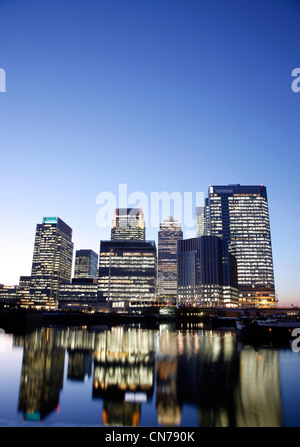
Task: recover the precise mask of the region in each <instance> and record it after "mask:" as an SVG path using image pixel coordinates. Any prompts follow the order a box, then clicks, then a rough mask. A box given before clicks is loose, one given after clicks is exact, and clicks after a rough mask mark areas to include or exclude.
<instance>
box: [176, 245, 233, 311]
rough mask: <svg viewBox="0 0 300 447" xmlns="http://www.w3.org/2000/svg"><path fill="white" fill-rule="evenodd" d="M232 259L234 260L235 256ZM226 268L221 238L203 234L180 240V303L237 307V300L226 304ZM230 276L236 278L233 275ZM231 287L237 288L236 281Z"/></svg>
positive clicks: (178, 302)
mask: <svg viewBox="0 0 300 447" xmlns="http://www.w3.org/2000/svg"><path fill="white" fill-rule="evenodd" d="M231 262H234V259H233V258H232V259H231ZM223 271H224V267H223V249H222V239H221V238H219V237H217V236H201V237H199V238H192V239H185V240H182V241H179V242H178V301H177V304H184V305H200V306H205V307H216V306H223V305H224V306H237V304H238V303H237V300H232V301H231V302H227V301H226V302H225V303H224V300H223V298H224V286H225V283H224V275H223ZM232 273H233V271H232ZM230 279H231V280H233V279H234V278H233V277H232V276H231V277H230ZM229 286H230V288H232V289H234V282H233V283H230V284H229ZM226 296H227V295H226ZM235 296H237V293H236V294H235Z"/></svg>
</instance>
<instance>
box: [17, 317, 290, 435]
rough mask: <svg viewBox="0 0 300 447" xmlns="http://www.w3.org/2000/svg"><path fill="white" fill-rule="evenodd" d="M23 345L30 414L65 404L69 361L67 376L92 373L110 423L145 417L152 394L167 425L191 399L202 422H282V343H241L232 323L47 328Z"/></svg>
mask: <svg viewBox="0 0 300 447" xmlns="http://www.w3.org/2000/svg"><path fill="white" fill-rule="evenodd" d="M15 342H17V343H18V344H21V343H22V342H21V340H20V337H18V339H16V340H15ZM23 345H24V349H23V364H22V372H21V381H20V392H19V410H20V411H22V412H23V415H24V418H25V419H26V420H42V419H43V418H45V417H46V416H47V415H48V414H50V413H51V412H53V411H55V410H56V409H57V408H58V407H59V398H60V393H61V391H62V389H63V385H64V383H63V381H64V370H65V366H66V367H67V369H66V371H67V376H66V379H65V380H72V381H74V380H76V381H85V380H87V379H91V380H92V399H101V400H102V401H103V410H102V421H99V422H100V423H103V424H105V425H114V426H116V425H119V426H136V425H139V424H140V421H141V411H142V408H143V405H144V404H145V403H147V402H152V401H154V403H155V408H156V420H157V424H158V425H161V426H180V424H181V423H182V419H183V415H184V408H185V406H186V405H187V404H188V405H189V407H190V406H192V408H194V409H195V410H194V412H195V411H196V412H197V415H198V425H199V426H203V427H208V426H215V427H217V426H255V427H258V426H262V427H266V426H281V424H282V416H281V398H280V375H279V353H278V351H276V350H274V349H264V348H261V349H254V348H253V347H249V346H239V345H238V343H237V341H236V336H235V333H231V332H230V331H228V332H223V333H221V332H215V331H210V330H203V328H202V327H201V326H200V325H199V326H198V327H195V326H194V327H191V328H190V329H186V328H185V329H182V330H178V329H177V330H176V331H175V330H174V329H172V328H170V327H168V326H164V325H160V326H159V329H157V330H151V329H143V328H139V327H133V326H132V327H130V326H128V327H125V326H118V327H108V328H107V327H103V328H97V329H94V330H91V329H89V330H88V329H82V328H65V329H63V328H61V329H60V328H41V329H39V330H36V331H35V332H33V333H31V334H28V335H25V336H24V340H23ZM66 352H67V353H68V355H67V356H66V357H65V354H66ZM65 359H67V363H68V364H67V365H65ZM154 393H155V395H154Z"/></svg>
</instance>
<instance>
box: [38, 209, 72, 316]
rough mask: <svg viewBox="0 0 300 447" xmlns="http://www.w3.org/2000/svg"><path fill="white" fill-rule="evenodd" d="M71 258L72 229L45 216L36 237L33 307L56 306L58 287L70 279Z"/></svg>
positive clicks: (60, 221)
mask: <svg viewBox="0 0 300 447" xmlns="http://www.w3.org/2000/svg"><path fill="white" fill-rule="evenodd" d="M72 257H73V243H72V229H71V228H70V227H69V226H68V225H67V224H66V223H65V222H63V221H62V220H61V219H60V218H59V217H44V218H43V221H42V223H41V224H37V227H36V234H35V243H34V251H33V261H32V272H31V284H30V295H31V297H30V298H31V300H32V303H31V304H32V305H33V306H35V307H44V308H50V307H56V306H57V300H58V295H59V284H61V283H69V282H70V280H71V272H72Z"/></svg>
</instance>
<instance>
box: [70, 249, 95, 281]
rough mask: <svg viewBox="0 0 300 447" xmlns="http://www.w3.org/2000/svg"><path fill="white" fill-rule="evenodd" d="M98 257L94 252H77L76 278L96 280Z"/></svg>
mask: <svg viewBox="0 0 300 447" xmlns="http://www.w3.org/2000/svg"><path fill="white" fill-rule="evenodd" d="M97 267H98V255H97V254H96V253H95V252H94V251H93V250H76V257H75V272H74V278H96V277H97Z"/></svg>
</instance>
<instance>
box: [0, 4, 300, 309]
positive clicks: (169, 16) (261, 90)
mask: <svg viewBox="0 0 300 447" xmlns="http://www.w3.org/2000/svg"><path fill="white" fill-rule="evenodd" d="M299 23H300V1H299V0H226V1H225V0H26V1H24V0H0V68H2V69H3V70H4V71H5V74H6V92H2V93H0V151H1V159H0V160H1V175H0V200H1V219H0V283H4V284H17V283H18V281H19V276H20V275H30V273H31V262H32V254H33V243H34V235H35V227H36V224H37V223H40V222H41V221H42V217H43V216H59V217H61V218H62V219H63V220H64V221H65V222H66V223H67V224H69V225H70V226H71V227H72V228H73V241H74V249H75V250H77V249H80V248H91V249H94V250H95V251H97V252H98V251H99V243H100V240H101V239H109V237H110V230H109V228H100V226H99V224H98V222H97V213H98V212H99V209H100V208H101V205H99V204H98V203H97V197H98V194H99V193H101V192H103V191H108V192H111V193H113V194H114V195H115V197H116V200H118V191H119V185H120V184H125V185H127V191H128V195H130V194H131V193H134V192H142V193H143V194H145V195H146V196H147V197H149V201H150V196H151V192H164V191H165V192H168V193H169V194H171V193H173V192H176V191H177V192H179V193H180V194H181V195H182V197H183V194H184V192H191V193H193V195H195V194H196V192H204V193H205V195H206V194H207V190H208V186H209V184H212V185H213V184H229V183H240V184H264V185H266V186H267V191H268V199H269V209H270V222H271V234H272V244H273V257H274V268H275V280H276V289H277V293H278V298H279V300H280V303H281V304H291V303H293V304H294V305H296V304H298V305H300V293H299V287H298V278H299V266H300V258H299V253H300V243H299V242H300V239H299V218H300V207H299V191H298V189H299V188H298V185H299V180H298V179H299V158H300V157H299V141H300V126H299V120H300V92H299V93H296V92H294V91H293V90H292V88H291V85H292V81H293V79H294V78H293V77H292V75H291V73H292V70H293V69H294V68H297V67H300V27H299ZM2 81H3V79H2ZM0 87H1V79H0ZM193 197H194V196H193ZM128 205H134V204H133V203H129V204H128ZM148 212H149V211H148ZM150 212H151V210H150ZM157 230H158V228H156V227H154V228H149V225H148V230H147V239H157ZM185 235H186V236H187V235H189V233H185Z"/></svg>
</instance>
